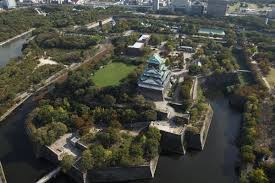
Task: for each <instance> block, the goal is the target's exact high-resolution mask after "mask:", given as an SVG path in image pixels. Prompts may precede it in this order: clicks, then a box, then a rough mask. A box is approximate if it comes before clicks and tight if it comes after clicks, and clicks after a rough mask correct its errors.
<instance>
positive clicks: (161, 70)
mask: <svg viewBox="0 0 275 183" xmlns="http://www.w3.org/2000/svg"><path fill="white" fill-rule="evenodd" d="M170 77H171V71H170V70H169V69H168V68H167V67H166V65H165V59H163V58H161V57H160V56H159V55H158V54H154V55H153V56H151V57H150V58H149V60H148V65H147V67H146V68H145V70H144V72H143V74H142V75H141V76H140V78H139V81H138V86H139V90H140V92H141V94H142V95H143V96H144V97H146V98H149V99H151V100H163V99H164V96H165V94H166V93H167V91H168V89H169V88H170V87H171V83H170Z"/></svg>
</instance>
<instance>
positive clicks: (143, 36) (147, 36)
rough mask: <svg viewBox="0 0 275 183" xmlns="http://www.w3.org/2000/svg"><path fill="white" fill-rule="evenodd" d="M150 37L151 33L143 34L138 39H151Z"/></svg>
mask: <svg viewBox="0 0 275 183" xmlns="http://www.w3.org/2000/svg"><path fill="white" fill-rule="evenodd" d="M150 37H151V36H150V35H149V34H143V35H142V36H140V38H139V39H138V41H143V40H148V39H150Z"/></svg>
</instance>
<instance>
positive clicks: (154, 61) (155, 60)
mask: <svg viewBox="0 0 275 183" xmlns="http://www.w3.org/2000/svg"><path fill="white" fill-rule="evenodd" d="M164 62H165V61H164V59H163V58H161V57H160V56H159V55H158V54H154V55H153V56H151V57H150V58H149V60H148V63H151V64H157V65H161V64H164Z"/></svg>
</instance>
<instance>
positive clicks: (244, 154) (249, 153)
mask: <svg viewBox="0 0 275 183" xmlns="http://www.w3.org/2000/svg"><path fill="white" fill-rule="evenodd" d="M241 158H242V161H244V162H245V163H254V161H255V159H256V157H255V155H254V153H253V147H252V146H250V145H245V146H243V147H241Z"/></svg>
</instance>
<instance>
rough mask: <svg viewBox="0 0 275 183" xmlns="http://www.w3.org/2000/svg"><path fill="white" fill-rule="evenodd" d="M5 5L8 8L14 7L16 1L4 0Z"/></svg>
mask: <svg viewBox="0 0 275 183" xmlns="http://www.w3.org/2000/svg"><path fill="white" fill-rule="evenodd" d="M3 6H4V8H7V9H13V8H16V2H15V0H4V4H3Z"/></svg>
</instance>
